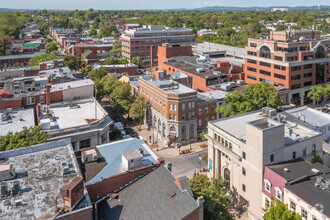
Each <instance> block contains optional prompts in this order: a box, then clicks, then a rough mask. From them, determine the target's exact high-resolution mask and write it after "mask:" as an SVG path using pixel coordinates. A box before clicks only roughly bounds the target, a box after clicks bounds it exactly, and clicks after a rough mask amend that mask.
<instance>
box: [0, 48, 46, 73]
mask: <svg viewBox="0 0 330 220" xmlns="http://www.w3.org/2000/svg"><path fill="white" fill-rule="evenodd" d="M41 54H45V52H36V53H33V54H21V55H9V56H0V67H1V69H5V68H15V67H23V66H28V65H29V64H30V59H31V58H32V57H35V56H39V55H41Z"/></svg>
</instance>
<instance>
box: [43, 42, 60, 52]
mask: <svg viewBox="0 0 330 220" xmlns="http://www.w3.org/2000/svg"><path fill="white" fill-rule="evenodd" d="M45 48H46V49H47V50H48V52H53V51H57V49H58V45H57V43H55V42H48V43H46V46H45Z"/></svg>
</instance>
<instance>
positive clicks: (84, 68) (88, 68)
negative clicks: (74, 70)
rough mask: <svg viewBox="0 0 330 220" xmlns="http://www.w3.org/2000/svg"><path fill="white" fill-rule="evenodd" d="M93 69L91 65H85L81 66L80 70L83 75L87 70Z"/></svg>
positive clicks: (86, 73)
mask: <svg viewBox="0 0 330 220" xmlns="http://www.w3.org/2000/svg"><path fill="white" fill-rule="evenodd" d="M92 70H93V67H92V66H91V65H87V66H86V67H83V68H82V70H81V72H82V73H83V74H84V75H88V73H89V72H91V71H92Z"/></svg>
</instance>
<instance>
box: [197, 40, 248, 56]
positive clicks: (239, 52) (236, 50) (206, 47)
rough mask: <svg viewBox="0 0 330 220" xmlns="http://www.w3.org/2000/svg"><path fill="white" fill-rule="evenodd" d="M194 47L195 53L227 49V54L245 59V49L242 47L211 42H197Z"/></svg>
mask: <svg viewBox="0 0 330 220" xmlns="http://www.w3.org/2000/svg"><path fill="white" fill-rule="evenodd" d="M195 45H196V46H195V47H193V48H192V49H193V52H194V53H201V52H210V51H226V56H231V57H239V58H241V59H244V53H245V49H244V48H240V47H233V46H227V45H222V44H215V43H209V42H201V43H196V44H195Z"/></svg>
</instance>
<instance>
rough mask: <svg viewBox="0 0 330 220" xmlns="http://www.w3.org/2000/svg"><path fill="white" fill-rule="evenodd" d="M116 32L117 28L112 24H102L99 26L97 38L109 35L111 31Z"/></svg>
mask: <svg viewBox="0 0 330 220" xmlns="http://www.w3.org/2000/svg"><path fill="white" fill-rule="evenodd" d="M115 32H117V28H116V27H115V26H114V25H109V24H104V25H102V26H101V27H100V32H99V34H98V37H99V38H102V37H109V36H111V35H112V33H115Z"/></svg>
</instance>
